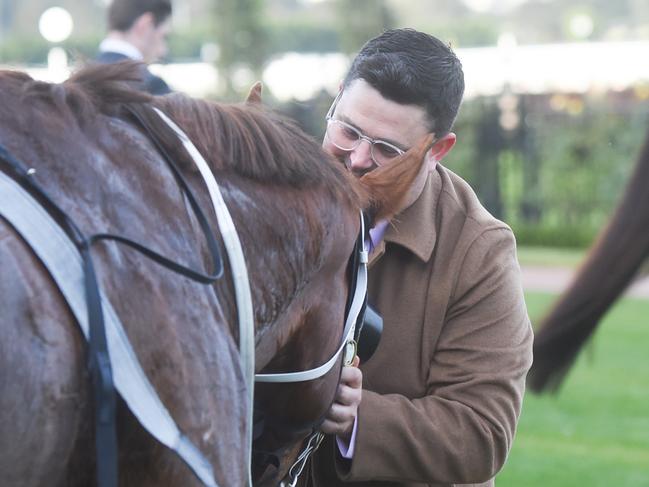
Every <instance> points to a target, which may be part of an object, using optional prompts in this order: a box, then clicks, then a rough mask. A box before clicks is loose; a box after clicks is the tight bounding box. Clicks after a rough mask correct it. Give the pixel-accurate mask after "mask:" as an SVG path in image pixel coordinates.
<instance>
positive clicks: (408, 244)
mask: <svg viewBox="0 0 649 487" xmlns="http://www.w3.org/2000/svg"><path fill="white" fill-rule="evenodd" d="M441 190H442V180H441V177H440V174H439V168H436V169H435V170H434V171H431V172H430V173H429V175H428V179H427V180H426V184H425V185H424V189H423V190H422V192H421V195H420V196H419V198H417V199H416V200H415V202H414V203H413V204H412V205H411V206H409V207H408V208H406V209H405V210H403V211H402V212H401V213H399V214H398V215H397V216H395V217H394V218H393V219H392V221H391V222H390V225H389V226H388V228H387V229H386V231H385V235H384V237H383V240H382V241H381V242H380V243H379V245H378V246H377V247H376V248H375V249H374V252H372V255H370V262H369V263H370V265H371V264H373V263H374V261H375V260H376V259H378V258H379V257H381V256H382V255H383V253H384V252H385V243H386V242H391V243H395V244H397V245H401V246H402V247H405V248H406V249H408V250H409V251H410V252H412V253H413V254H415V255H416V256H417V257H418V258H419V259H420V260H422V261H423V262H427V261H428V260H429V259H430V257H431V255H432V254H433V249H434V248H435V242H436V241H437V231H436V229H435V224H434V215H435V213H436V210H437V201H438V200H439V194H440V192H441Z"/></svg>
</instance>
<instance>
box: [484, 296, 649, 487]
mask: <svg viewBox="0 0 649 487" xmlns="http://www.w3.org/2000/svg"><path fill="white" fill-rule="evenodd" d="M526 298H527V303H528V308H529V312H530V316H531V317H532V321H534V317H536V316H540V314H541V313H542V311H543V310H544V309H546V307H547V306H548V305H549V304H550V303H551V302H552V301H553V299H554V297H553V296H550V295H547V294H536V293H528V294H527V295H526ZM648 349H649V300H637V299H623V300H621V301H620V302H619V303H618V304H617V305H616V306H615V308H614V309H613V310H612V311H611V312H610V313H609V314H608V315H607V317H606V318H605V320H604V322H603V323H602V324H601V325H600V328H599V330H598V331H597V333H596V336H595V338H594V340H593V341H592V342H591V344H590V346H589V348H587V349H586V350H585V352H584V353H582V355H581V357H580V358H579V360H578V362H577V364H576V366H575V367H574V368H573V370H572V371H571V373H570V375H569V376H568V379H567V380H566V382H565V383H564V385H563V386H562V388H561V390H560V392H559V394H558V395H556V396H537V395H533V394H531V393H528V394H527V395H526V397H525V404H524V406H523V412H522V415H521V419H520V423H519V427H518V432H517V435H516V439H515V441H514V446H513V448H512V451H511V453H510V456H509V459H508V461H507V464H506V465H505V468H504V469H503V471H502V472H501V473H500V475H499V476H498V478H497V482H496V484H497V486H498V487H577V486H589V487H599V486H601V487H611V486H614V487H624V486H629V487H630V486H633V487H637V486H649V353H647V351H648Z"/></svg>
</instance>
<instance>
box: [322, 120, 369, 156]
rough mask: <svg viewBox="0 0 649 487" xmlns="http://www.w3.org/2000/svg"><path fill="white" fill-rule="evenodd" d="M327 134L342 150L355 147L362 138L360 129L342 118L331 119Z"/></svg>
mask: <svg viewBox="0 0 649 487" xmlns="http://www.w3.org/2000/svg"><path fill="white" fill-rule="evenodd" d="M327 136H328V137H329V140H330V141H331V142H332V143H333V144H334V145H335V146H337V147H338V148H340V149H342V150H353V149H355V148H356V146H357V145H358V141H359V140H360V138H361V135H360V134H359V133H358V130H356V129H355V128H354V127H352V126H351V125H348V124H346V123H345V122H341V121H340V120H329V123H328V124H327Z"/></svg>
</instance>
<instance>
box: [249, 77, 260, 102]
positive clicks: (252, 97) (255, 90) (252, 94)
mask: <svg viewBox="0 0 649 487" xmlns="http://www.w3.org/2000/svg"><path fill="white" fill-rule="evenodd" d="M261 90H262V84H261V81H257V82H256V83H255V84H254V85H252V87H251V88H250V91H249V92H248V96H247V97H246V103H258V104H260V105H261Z"/></svg>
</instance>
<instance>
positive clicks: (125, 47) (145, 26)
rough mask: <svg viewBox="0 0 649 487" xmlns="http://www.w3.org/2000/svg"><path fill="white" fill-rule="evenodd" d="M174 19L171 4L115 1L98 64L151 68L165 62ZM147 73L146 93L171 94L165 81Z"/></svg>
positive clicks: (151, 0) (159, 0) (167, 0)
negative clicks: (132, 62) (127, 62)
mask: <svg viewBox="0 0 649 487" xmlns="http://www.w3.org/2000/svg"><path fill="white" fill-rule="evenodd" d="M170 17H171V1H170V0H113V2H112V3H111V5H110V7H109V8H108V29H109V32H108V34H107V36H106V38H105V39H104V40H103V41H102V42H101V44H100V45H99V55H98V56H97V61H98V62H100V63H116V62H119V61H124V60H126V59H132V60H136V61H142V62H144V63H147V64H148V63H152V62H155V61H157V60H158V59H160V58H162V57H163V56H165V55H166V53H167V36H168V35H169V31H170V29H171V18H170ZM143 70H144V73H143V78H144V79H143V86H142V89H143V90H145V91H148V92H149V93H151V94H153V95H164V94H166V93H169V92H171V89H170V88H169V86H168V85H167V83H165V81H164V80H163V79H162V78H160V77H158V76H155V75H154V74H152V73H151V72H150V71H149V69H148V68H146V67H143Z"/></svg>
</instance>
